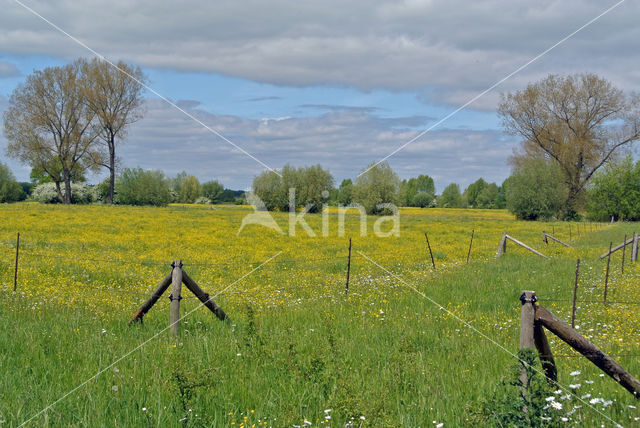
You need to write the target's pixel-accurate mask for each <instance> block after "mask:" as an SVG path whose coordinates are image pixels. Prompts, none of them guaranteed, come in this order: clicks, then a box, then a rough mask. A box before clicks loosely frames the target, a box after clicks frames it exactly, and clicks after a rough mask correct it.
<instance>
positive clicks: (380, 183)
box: [252, 162, 506, 214]
mask: <svg viewBox="0 0 640 428" xmlns="http://www.w3.org/2000/svg"><path fill="white" fill-rule="evenodd" d="M252 192H253V193H254V194H255V195H256V196H257V197H258V199H259V201H260V203H262V204H264V207H263V208H265V209H267V210H273V211H289V210H290V209H292V208H293V209H305V210H307V211H308V212H318V211H321V210H322V207H323V205H341V206H349V205H353V204H358V205H361V206H363V207H364V208H365V210H366V211H367V213H369V214H382V213H385V212H388V210H389V207H388V206H386V205H387V204H393V205H396V206H406V207H421V208H426V207H444V208H504V207H505V206H506V201H505V196H504V192H503V190H502V187H501V186H498V185H497V184H496V183H487V182H486V181H485V180H484V179H482V178H480V179H478V180H477V181H475V182H474V183H472V184H471V185H469V186H468V187H467V188H466V189H465V190H464V192H462V193H461V192H460V186H459V185H458V184H455V183H452V184H450V185H449V186H447V187H446V188H445V189H444V191H443V192H442V194H441V195H436V189H435V185H434V182H433V178H431V177H430V176H429V175H426V174H421V175H419V176H418V177H414V178H410V179H404V180H401V179H400V178H399V177H398V175H397V174H396V173H395V171H393V170H392V169H391V167H390V166H389V164H388V163H386V162H384V163H381V164H377V165H370V166H369V167H368V168H366V169H365V170H364V171H363V172H362V174H360V175H359V176H358V177H357V178H356V179H355V180H352V179H345V180H343V181H342V182H341V183H340V185H339V186H338V187H335V181H334V178H333V175H332V174H331V173H330V172H329V171H328V170H326V169H323V168H322V166H321V165H314V166H309V167H294V166H292V165H285V166H284V167H283V168H282V170H281V171H264V172H262V173H261V174H259V175H258V176H256V177H255V178H254V180H253V186H252Z"/></svg>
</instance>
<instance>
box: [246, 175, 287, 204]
mask: <svg viewBox="0 0 640 428" xmlns="http://www.w3.org/2000/svg"><path fill="white" fill-rule="evenodd" d="M252 187H253V193H254V194H255V195H256V196H257V197H258V198H260V200H261V201H262V202H263V203H264V205H265V207H266V209H267V210H269V211H273V210H281V209H282V207H283V206H287V208H286V209H288V205H287V204H288V202H287V201H288V199H286V198H285V195H284V194H283V192H282V178H281V177H280V176H279V175H278V173H277V172H275V171H263V172H262V173H260V174H259V175H258V176H256V177H254V179H253V186H252Z"/></svg>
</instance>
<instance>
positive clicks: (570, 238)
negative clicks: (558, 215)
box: [569, 225, 573, 241]
mask: <svg viewBox="0 0 640 428" xmlns="http://www.w3.org/2000/svg"><path fill="white" fill-rule="evenodd" d="M572 239H573V238H572V237H571V225H569V241H571V240H572Z"/></svg>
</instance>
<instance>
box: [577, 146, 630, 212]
mask: <svg viewBox="0 0 640 428" xmlns="http://www.w3.org/2000/svg"><path fill="white" fill-rule="evenodd" d="M588 194H589V202H588V204H587V211H588V213H589V217H590V218H591V219H593V220H598V221H605V220H609V219H610V218H611V217H613V218H615V219H624V220H631V221H637V220H640V163H636V164H635V165H634V164H633V159H632V158H631V156H627V157H626V158H624V159H623V160H622V161H620V162H617V163H609V164H608V165H606V166H605V167H604V168H603V169H601V170H600V171H598V172H597V173H596V174H595V175H594V177H593V180H592V181H591V183H590V185H589V189H588Z"/></svg>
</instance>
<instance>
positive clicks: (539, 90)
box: [498, 74, 640, 218]
mask: <svg viewBox="0 0 640 428" xmlns="http://www.w3.org/2000/svg"><path fill="white" fill-rule="evenodd" d="M638 104H639V103H638V97H637V96H635V95H631V96H625V95H624V94H623V93H622V91H620V90H619V89H617V88H615V87H614V86H613V85H612V84H611V83H610V82H609V81H607V80H605V79H603V78H600V77H598V76H597V75H595V74H575V75H570V76H564V77H562V76H556V75H550V76H548V77H547V78H545V79H543V80H541V81H539V82H537V83H533V84H530V85H529V86H527V88H526V89H525V90H523V91H517V92H515V93H511V94H508V95H506V96H503V98H502V102H501V104H500V106H499V109H498V113H499V115H500V116H501V118H502V123H503V126H504V128H505V130H506V131H507V132H509V133H510V134H512V135H518V136H520V137H522V138H523V146H522V152H521V153H520V154H519V155H517V156H516V157H515V159H514V163H515V165H518V163H519V162H520V161H521V160H522V159H526V158H532V157H544V156H546V157H548V158H550V159H553V161H555V162H556V163H557V164H558V165H559V167H560V170H561V171H562V174H563V181H564V182H565V183H566V185H567V189H568V192H567V195H566V200H565V201H564V203H563V206H564V207H563V215H564V217H565V218H571V217H573V216H575V215H576V213H577V209H578V205H579V202H580V198H581V196H582V194H583V192H584V189H585V186H586V184H587V183H588V181H589V179H590V178H591V177H592V176H593V174H594V173H595V172H596V171H597V170H598V169H599V168H600V167H602V166H603V165H604V164H605V163H606V162H607V161H609V160H610V159H611V158H612V156H614V154H615V153H616V151H617V150H618V149H620V148H621V147H623V146H624V145H626V144H629V143H631V142H633V141H635V140H637V139H638V138H639V137H640V109H639V105H638Z"/></svg>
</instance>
